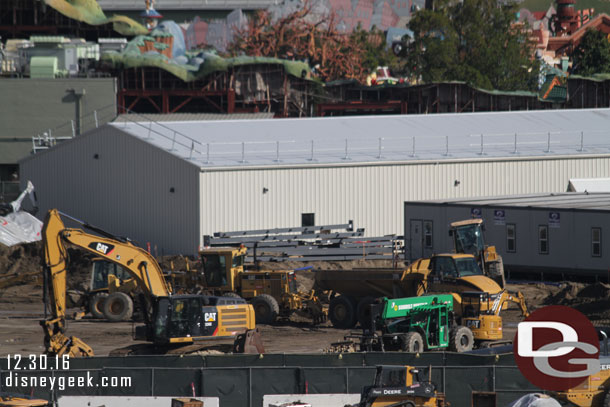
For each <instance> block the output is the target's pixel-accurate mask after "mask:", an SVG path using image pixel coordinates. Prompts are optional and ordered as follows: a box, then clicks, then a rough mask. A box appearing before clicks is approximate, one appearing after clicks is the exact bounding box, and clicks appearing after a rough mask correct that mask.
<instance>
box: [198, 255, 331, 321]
mask: <svg viewBox="0 0 610 407" xmlns="http://www.w3.org/2000/svg"><path fill="white" fill-rule="evenodd" d="M246 253H247V249H246V248H245V247H237V248H236V247H214V248H205V249H203V250H201V251H200V252H199V254H200V255H201V262H202V265H203V273H204V277H205V283H204V288H205V289H206V290H208V291H209V292H211V293H213V294H214V295H230V294H233V295H238V296H240V297H242V298H245V299H246V300H248V301H249V302H250V303H251V304H252V306H253V307H254V312H255V314H256V322H257V323H262V324H271V323H273V322H274V321H275V320H276V319H277V318H278V317H283V318H287V317H289V316H290V314H292V313H293V312H299V313H301V314H303V315H306V316H308V317H309V318H311V319H312V320H313V321H314V323H319V322H323V321H325V320H326V310H325V308H324V307H323V306H322V304H321V303H320V301H319V300H318V298H317V297H316V296H315V294H314V292H313V291H311V292H309V293H302V292H299V291H298V290H297V281H296V275H295V272H294V271H293V270H247V271H246V270H244V258H245V257H246Z"/></svg>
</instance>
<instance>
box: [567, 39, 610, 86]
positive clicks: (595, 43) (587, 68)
mask: <svg viewBox="0 0 610 407" xmlns="http://www.w3.org/2000/svg"><path fill="white" fill-rule="evenodd" d="M572 57H573V59H574V62H573V71H574V73H576V74H578V75H583V76H590V75H593V74H596V73H610V42H608V38H607V37H606V34H604V33H603V32H601V31H598V30H595V29H589V30H587V32H586V33H585V35H584V36H583V37H582V40H581V41H580V44H579V45H578V47H577V48H576V50H575V51H574V53H573V54H572Z"/></svg>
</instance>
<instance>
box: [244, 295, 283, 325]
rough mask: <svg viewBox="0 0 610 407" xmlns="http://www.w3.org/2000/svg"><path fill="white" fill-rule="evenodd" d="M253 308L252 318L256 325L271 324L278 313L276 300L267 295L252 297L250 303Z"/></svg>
mask: <svg viewBox="0 0 610 407" xmlns="http://www.w3.org/2000/svg"><path fill="white" fill-rule="evenodd" d="M250 303H251V304H252V308H254V316H255V318H256V323H257V324H267V325H269V324H272V323H274V322H275V320H276V319H277V316H278V315H279V313H280V306H279V305H278V303H277V300H276V299H275V298H273V297H272V296H270V295H269V294H261V295H259V296H257V297H254V298H253V299H252V301H251V302H250Z"/></svg>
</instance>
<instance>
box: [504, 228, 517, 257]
mask: <svg viewBox="0 0 610 407" xmlns="http://www.w3.org/2000/svg"><path fill="white" fill-rule="evenodd" d="M506 251H507V252H508V253H516V252H517V227H516V226H515V224H514V223H507V224H506Z"/></svg>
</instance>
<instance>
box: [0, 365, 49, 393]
mask: <svg viewBox="0 0 610 407" xmlns="http://www.w3.org/2000/svg"><path fill="white" fill-rule="evenodd" d="M52 376H53V372H51V371H21V370H20V371H11V372H7V371H3V372H1V375H0V379H1V385H0V390H1V391H2V392H5V393H9V394H15V395H26V396H31V397H36V398H43V399H47V400H48V399H49V398H50V395H51V388H50V386H45V387H42V386H40V385H38V384H39V383H40V380H41V378H43V377H44V378H45V380H48V378H49V377H52ZM32 380H36V384H37V385H35V386H33V385H32Z"/></svg>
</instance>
